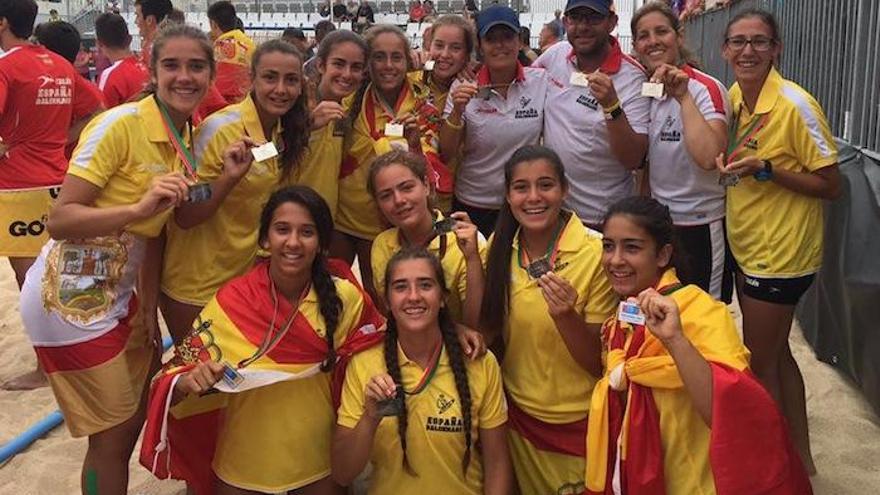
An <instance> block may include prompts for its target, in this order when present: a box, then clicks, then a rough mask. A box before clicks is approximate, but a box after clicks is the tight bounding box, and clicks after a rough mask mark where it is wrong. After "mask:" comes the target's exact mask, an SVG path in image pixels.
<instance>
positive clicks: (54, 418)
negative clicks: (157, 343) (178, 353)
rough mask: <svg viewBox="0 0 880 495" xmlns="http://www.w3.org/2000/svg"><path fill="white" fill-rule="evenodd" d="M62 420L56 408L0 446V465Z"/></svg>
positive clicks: (165, 341) (165, 342)
mask: <svg viewBox="0 0 880 495" xmlns="http://www.w3.org/2000/svg"><path fill="white" fill-rule="evenodd" d="M169 347H171V337H165V338H164V339H163V340H162V348H163V349H164V350H166V351H167V350H168V348H169ZM62 422H64V416H62V415H61V411H58V410H56V411H54V412H52V413H50V414H49V415H48V416H46V417H45V418H43V419H41V420H40V421H38V422H37V423H36V424H34V425H33V426H31V427H30V428H28V429H27V430H25V432H24V433H22V434H21V435H19V436H17V437H15V438H13V439H12V440H11V441H9V442H8V443H6V444H5V445H3V446H2V447H0V465H2V464H3V463H4V462H6V461H8V460H9V459H11V458H12V457H13V456H15V454H18V453H19V452H21V451H22V450H24V449H26V448H28V446H30V444H32V443H34V442H36V441H37V440H39V439H40V438H42V437H43V435H45V434H46V433H49V432H50V431H52V430H53V429H55V427H57V426H58V425H60V424H61V423H62Z"/></svg>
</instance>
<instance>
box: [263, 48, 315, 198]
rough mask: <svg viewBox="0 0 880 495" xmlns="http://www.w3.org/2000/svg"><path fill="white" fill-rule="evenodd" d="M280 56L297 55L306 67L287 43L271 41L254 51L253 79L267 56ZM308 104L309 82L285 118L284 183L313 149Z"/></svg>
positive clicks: (282, 154) (282, 118)
mask: <svg viewBox="0 0 880 495" xmlns="http://www.w3.org/2000/svg"><path fill="white" fill-rule="evenodd" d="M276 52H278V53H283V54H285V55H293V56H294V57H296V59H297V64H299V66H300V67H302V64H303V56H302V54H301V53H300V52H299V50H297V49H296V47H294V46H293V45H292V44H290V43H288V42H286V41H283V40H269V41H266V42H264V43H262V44H261V45H260V46H259V47H258V48H257V49H256V51H254V55H253V57H252V58H251V76H252V77H254V78H256V75H257V66H258V65H259V64H260V59H261V58H262V57H263V55H266V54H267V53H276ZM254 103H256V98H254ZM308 104H309V96H308V92H307V91H306V85H305V81H303V85H302V90H301V91H300V94H299V98H297V99H296V101H295V102H294V104H293V106H292V107H290V110H288V111H287V113H285V114H284V115H282V116H281V127H282V128H283V131H282V133H281V139H283V140H284V150H282V151H281V182H284V181H285V179H287V178H288V177H290V173H291V171H292V170H293V169H294V167H296V166H297V165H298V164H299V163H300V160H302V157H303V155H304V154H305V152H306V148H308V146H309V128H310V127H311V119H310V116H309V110H308ZM267 137H268V136H267Z"/></svg>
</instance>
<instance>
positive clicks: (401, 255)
mask: <svg viewBox="0 0 880 495" xmlns="http://www.w3.org/2000/svg"><path fill="white" fill-rule="evenodd" d="M406 260H425V262H427V263H428V264H429V265H430V266H431V269H432V271H433V272H434V278H435V279H436V280H437V283H438V285H439V286H440V287H441V288H442V290H443V294H444V297H445V296H446V294H447V293H448V289H447V288H446V280H445V277H444V276H443V267H442V266H441V265H440V260H439V259H437V257H436V256H434V255H433V254H431V253H430V252H429V251H427V250H426V249H425V248H423V247H420V246H418V247H406V248H403V249H401V250H400V251H398V252H397V253H395V254H394V256H392V257H391V259H390V260H389V261H388V265H387V267H386V268H385V294H389V293H390V287H389V284H390V281H391V277H392V275H393V273H394V269H395V268H396V267H397V265H398V264H399V263H400V262H402V261H406ZM386 297H387V296H386ZM438 320H439V321H438V323H439V325H440V332H441V334H442V337H443V345H444V346H446V354H447V355H448V356H449V362H450V366H451V368H452V374H453V377H454V379H455V389H456V392H457V393H458V399H459V401H460V403H461V415H462V423H463V426H464V443H465V449H464V454H463V456H462V459H461V470H462V474H463V475H464V476H467V470H468V466H469V465H470V462H471V450H472V446H473V438H472V432H471V427H472V423H473V411H472V408H473V403H472V402H473V401H472V398H471V389H470V383H469V381H468V374H467V365H466V362H465V357H464V351H463V350H462V348H461V344H460V343H459V342H458V335H457V334H456V331H455V323H454V322H453V320H452V316H451V315H450V314H449V308H448V307H446V306H445V305H444V306H443V307H442V308H440V313H439V315H438ZM397 335H398V333H397V321H396V320H395V319H394V314H393V313H390V314H389V315H388V322H387V326H386V331H385V345H384V353H385V367H386V369H387V370H388V374H389V375H391V379H392V380H394V383H397V384H401V383H403V382H402V379H401V374H400V363H399V362H398V360H397ZM401 406H402V407H401V408H400V412H399V413H398V415H397V435H398V437H399V438H400V448H401V449H402V450H403V467H404V469H406V471H407V472H408V473H409V474H412V475H414V476H416V475H417V474H416V473H415V471H414V470H413V469H412V466H411V465H410V463H409V458H408V457H407V454H406V429H407V423H408V421H407V420H408V413H407V409H406V400H405V399H404V400H401Z"/></svg>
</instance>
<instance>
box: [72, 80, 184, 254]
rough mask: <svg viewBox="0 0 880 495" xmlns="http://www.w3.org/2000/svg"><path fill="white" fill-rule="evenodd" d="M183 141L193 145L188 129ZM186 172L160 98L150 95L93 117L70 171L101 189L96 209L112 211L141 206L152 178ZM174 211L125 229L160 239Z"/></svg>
mask: <svg viewBox="0 0 880 495" xmlns="http://www.w3.org/2000/svg"><path fill="white" fill-rule="evenodd" d="M183 139H184V142H189V141H191V137H190V136H189V135H188V131H185V132H184V135H183ZM183 170H184V166H183V164H182V163H181V161H180V158H179V157H178V155H177V152H176V151H175V150H174V146H173V145H172V144H171V138H170V137H169V135H168V131H167V130H166V128H165V124H164V123H163V121H162V114H161V113H160V111H159V107H158V106H157V105H156V100H155V98H153V97H152V96H148V97H146V98H144V99H142V100H140V101H138V102H134V103H127V104H125V105H120V106H118V107H115V108H111V109H110V110H107V111H106V112H104V113H102V114H100V115H98V116H97V117H95V118H94V119H92V121H91V122H89V124H88V125H87V126H86V128H85V129H84V130H83V132H82V136H81V137H80V139H79V144H78V145H77V147H76V149H75V150H74V152H73V157H72V158H71V160H70V166H69V168H68V169H67V173H68V174H70V175H73V176H75V177H79V178H80V179H83V180H86V181H88V182H90V183H92V184H94V185H95V186H97V187H98V188H100V189H101V192H100V193H99V194H98V197H97V198H96V199H95V204H94V205H95V207H97V208H107V207H110V206H119V205H130V204H134V203H137V202H138V201H140V199H141V198H142V197H143V196H144V194H145V193H146V192H147V191H148V190H149V189H150V184H151V183H152V180H153V177H156V176H159V175H164V174H167V173H170V172H183ZM172 211H173V210H172V209H168V210H165V211H163V212H161V213H158V214H156V215H153V216H152V217H150V218H147V219H145V220H141V221H138V222H135V223H132V224H130V225H127V226H126V227H125V230H126V231H127V232H130V233H132V234H136V235H141V236H145V237H156V236H158V235H159V234H160V233H161V231H162V226H163V225H165V222H166V221H167V220H168V217H169V216H170V215H171V213H172Z"/></svg>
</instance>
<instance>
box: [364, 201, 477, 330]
mask: <svg viewBox="0 0 880 495" xmlns="http://www.w3.org/2000/svg"><path fill="white" fill-rule="evenodd" d="M437 215H438V219H442V218H443V216H442V215H441V214H440V213H439V212H437ZM443 237H444V238H445V239H446V240H445V241H443V242H442V244H444V245H445V246H444V249H443V256H441V255H440V246H441V238H440V237H435V238H434V239H432V240H431V242H430V243H429V244H428V245H427V246H426V248H427V250H428V251H429V252H430V253H431V254H433V255H434V256H437V257H438V258H439V259H440V265H441V266H442V267H443V276H444V277H445V278H446V288H447V289H448V290H449V297H448V298H447V300H446V302H447V303H448V304H449V311H450V313H451V314H452V318H453V319H454V320H455V321H457V322H460V321H462V319H463V317H464V302H465V297H466V296H467V260H466V259H465V257H464V253H462V252H461V248H459V247H458V240H457V238H456V237H455V233H454V232H449V233H447V234H445V235H444V236H443ZM479 244H480V252H481V254H483V251H485V249H486V242H485V241H483V239H482V238H480V239H479ZM400 248H401V245H400V229H398V228H397V227H393V228H390V229H388V230H386V231H385V232H382V233H381V234H379V235H378V236H377V237H376V238H375V239H374V240H373V248H372V251H371V253H370V263H371V264H372V266H373V285H374V286H375V287H376V293H377V294H379V295H381V296H384V295H385V268H386V267H387V266H388V260H390V259H391V257H392V256H394V254H395V253H397V252H398V251H400Z"/></svg>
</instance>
